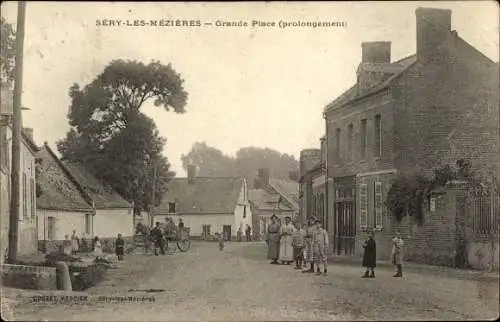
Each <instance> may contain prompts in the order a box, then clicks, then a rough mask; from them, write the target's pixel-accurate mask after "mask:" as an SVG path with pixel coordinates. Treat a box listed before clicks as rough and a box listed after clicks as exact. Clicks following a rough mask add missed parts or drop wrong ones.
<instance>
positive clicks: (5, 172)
mask: <svg viewBox="0 0 500 322" xmlns="http://www.w3.org/2000/svg"><path fill="white" fill-rule="evenodd" d="M0 104H1V108H0V112H1V114H2V115H11V114H12V91H10V90H9V89H6V88H2V99H1V102H0ZM5 119H8V118H7V117H6V118H5ZM20 148H21V168H20V170H21V172H20V178H19V180H20V185H19V189H20V191H19V193H20V210H19V219H18V220H19V222H18V244H17V245H18V255H27V254H32V253H36V251H37V243H38V241H37V232H36V226H37V222H36V221H37V217H36V175H35V161H36V160H35V158H36V153H37V152H38V150H39V148H38V147H37V145H36V144H35V143H34V141H33V130H32V129H27V128H25V129H23V131H22V134H21V147H20ZM11 152H12V128H11V124H10V122H5V124H4V123H3V122H2V124H0V228H1V231H0V233H1V245H2V247H1V250H0V252H1V254H0V255H1V256H0V258H1V260H2V261H3V260H4V258H5V256H6V254H7V249H8V244H9V242H8V240H9V221H10V217H9V215H10V200H11V184H12V183H11V168H12V153H11Z"/></svg>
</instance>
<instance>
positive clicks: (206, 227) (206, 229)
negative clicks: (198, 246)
mask: <svg viewBox="0 0 500 322" xmlns="http://www.w3.org/2000/svg"><path fill="white" fill-rule="evenodd" d="M201 231H202V236H203V237H204V238H205V239H207V238H208V236H210V234H211V225H202V226H201Z"/></svg>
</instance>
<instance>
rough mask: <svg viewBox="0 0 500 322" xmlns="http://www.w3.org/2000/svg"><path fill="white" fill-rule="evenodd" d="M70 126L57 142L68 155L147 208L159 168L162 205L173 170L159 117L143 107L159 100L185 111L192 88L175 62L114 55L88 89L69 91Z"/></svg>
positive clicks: (158, 103) (159, 103) (158, 190)
mask: <svg viewBox="0 0 500 322" xmlns="http://www.w3.org/2000/svg"><path fill="white" fill-rule="evenodd" d="M69 96H70V98H71V106H70V109H69V113H68V119H69V123H70V126H71V128H70V130H69V131H68V133H67V135H66V138H65V139H63V140H61V141H59V142H58V143H57V147H58V150H59V152H60V153H61V154H62V156H63V158H64V159H68V160H69V161H72V162H80V163H83V164H84V165H85V166H86V168H87V169H88V170H89V171H91V172H93V173H95V174H96V175H97V176H98V177H100V178H101V179H103V180H105V181H106V182H107V183H108V184H110V185H111V186H112V187H113V188H114V189H115V190H116V191H117V192H119V193H120V194H121V195H122V196H123V197H124V198H126V199H127V200H129V201H134V203H135V205H136V209H135V210H136V211H140V210H142V209H147V208H148V206H149V204H150V200H151V192H152V181H153V180H152V176H153V169H154V168H155V167H156V169H157V181H156V185H155V186H156V189H155V190H156V191H155V193H156V196H157V197H156V198H155V199H156V200H155V204H156V205H158V204H159V203H160V201H161V197H162V196H163V193H164V192H165V189H166V183H167V182H168V180H169V178H171V177H172V176H173V173H172V172H170V171H169V167H170V165H169V163H168V160H167V159H166V158H165V157H163V156H162V155H161V152H162V150H163V147H164V145H165V142H166V141H165V139H163V138H162V137H161V136H160V135H159V132H158V129H157V128H156V125H155V123H154V121H153V120H152V119H150V118H148V117H147V116H145V115H144V114H143V113H141V112H140V108H141V107H142V106H143V105H144V103H145V102H147V101H149V100H153V101H154V104H155V105H156V106H162V107H163V108H164V109H165V110H166V111H169V110H173V111H174V112H176V113H184V112H185V109H184V107H185V105H186V101H187V96H188V95H187V93H186V92H185V91H184V88H183V80H182V79H181V77H180V75H179V74H178V73H177V72H176V71H175V70H174V69H173V68H172V67H171V65H170V64H169V65H166V66H165V65H162V64H161V63H160V62H158V61H153V62H151V63H150V64H148V65H145V64H143V63H141V62H136V61H123V60H114V61H112V62H111V63H110V64H109V65H108V66H107V67H105V69H104V71H103V72H102V73H101V74H100V75H98V76H97V77H96V78H95V79H94V80H93V81H92V82H91V83H89V84H88V85H86V86H85V87H84V88H82V89H81V88H80V86H79V85H78V84H74V85H73V86H71V88H70V90H69Z"/></svg>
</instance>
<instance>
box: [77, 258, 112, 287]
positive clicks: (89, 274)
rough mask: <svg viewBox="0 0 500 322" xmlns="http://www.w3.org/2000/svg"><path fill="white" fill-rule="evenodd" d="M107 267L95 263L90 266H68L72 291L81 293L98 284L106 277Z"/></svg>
mask: <svg viewBox="0 0 500 322" xmlns="http://www.w3.org/2000/svg"><path fill="white" fill-rule="evenodd" d="M106 272H107V266H106V265H105V264H102V263H95V264H93V265H90V266H79V265H70V266H69V273H70V277H71V285H72V287H73V290H74V291H83V290H86V289H88V288H89V287H92V286H95V285H97V284H99V283H100V282H101V281H102V280H103V279H104V277H105V276H106Z"/></svg>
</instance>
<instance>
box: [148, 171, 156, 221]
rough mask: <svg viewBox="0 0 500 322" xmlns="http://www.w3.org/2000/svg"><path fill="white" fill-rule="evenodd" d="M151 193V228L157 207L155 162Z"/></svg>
mask: <svg viewBox="0 0 500 322" xmlns="http://www.w3.org/2000/svg"><path fill="white" fill-rule="evenodd" d="M152 189H153V190H152V191H151V205H150V206H149V220H150V221H151V227H153V226H154V220H153V209H154V207H155V196H156V193H155V192H156V162H153V184H152Z"/></svg>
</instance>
